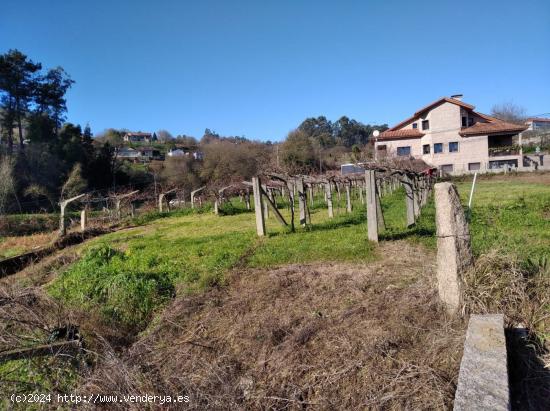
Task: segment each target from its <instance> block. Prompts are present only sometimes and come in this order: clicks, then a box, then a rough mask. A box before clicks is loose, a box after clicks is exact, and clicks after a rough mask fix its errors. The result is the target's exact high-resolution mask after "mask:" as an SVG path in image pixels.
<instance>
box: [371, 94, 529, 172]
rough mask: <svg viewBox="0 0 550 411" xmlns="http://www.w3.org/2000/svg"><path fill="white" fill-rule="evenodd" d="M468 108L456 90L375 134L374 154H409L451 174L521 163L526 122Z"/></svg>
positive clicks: (378, 155)
mask: <svg viewBox="0 0 550 411" xmlns="http://www.w3.org/2000/svg"><path fill="white" fill-rule="evenodd" d="M474 109H475V107H474V106H472V105H471V104H467V103H465V102H463V101H462V95H454V96H451V97H443V98H440V99H439V100H436V101H434V102H433V103H431V104H429V105H427V106H425V107H423V108H421V109H420V110H418V111H417V112H416V113H414V115H412V116H411V117H409V118H407V119H406V120H403V121H402V122H400V123H399V124H397V125H395V126H393V127H392V128H390V129H388V130H386V131H384V132H383V133H381V134H380V136H379V137H378V138H377V139H376V141H375V147H376V151H375V152H376V156H377V157H378V158H381V157H383V156H393V155H395V156H403V157H414V158H418V159H422V160H424V162H426V163H427V164H430V165H432V166H434V167H438V168H439V169H440V170H441V171H442V172H446V173H453V174H460V173H463V172H468V171H476V170H490V169H499V168H503V167H506V166H509V167H523V159H522V155H521V149H520V145H521V132H522V131H524V130H525V129H527V125H518V124H512V123H508V122H506V121H502V120H499V119H497V118H495V117H491V116H488V115H486V114H482V113H479V112H476V111H474Z"/></svg>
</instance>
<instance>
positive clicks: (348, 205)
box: [346, 183, 351, 213]
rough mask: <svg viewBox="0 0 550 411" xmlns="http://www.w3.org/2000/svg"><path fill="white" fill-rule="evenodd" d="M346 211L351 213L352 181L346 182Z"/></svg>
mask: <svg viewBox="0 0 550 411" xmlns="http://www.w3.org/2000/svg"><path fill="white" fill-rule="evenodd" d="M346 211H347V212H348V213H351V183H347V184H346Z"/></svg>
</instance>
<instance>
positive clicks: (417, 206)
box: [412, 177, 420, 221]
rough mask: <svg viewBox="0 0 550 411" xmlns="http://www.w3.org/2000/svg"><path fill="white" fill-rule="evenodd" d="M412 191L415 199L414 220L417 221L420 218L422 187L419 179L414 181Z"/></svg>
mask: <svg viewBox="0 0 550 411" xmlns="http://www.w3.org/2000/svg"><path fill="white" fill-rule="evenodd" d="M412 189H413V199H414V220H415V221H416V220H417V219H418V216H420V187H419V182H418V178H417V177H415V178H414V180H413V186H412Z"/></svg>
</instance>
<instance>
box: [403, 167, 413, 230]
mask: <svg viewBox="0 0 550 411" xmlns="http://www.w3.org/2000/svg"><path fill="white" fill-rule="evenodd" d="M403 186H404V187H405V201H406V203H407V227H411V226H413V225H414V223H415V222H416V218H415V213H414V194H413V186H412V181H411V179H410V178H409V177H407V176H405V177H404V181H403Z"/></svg>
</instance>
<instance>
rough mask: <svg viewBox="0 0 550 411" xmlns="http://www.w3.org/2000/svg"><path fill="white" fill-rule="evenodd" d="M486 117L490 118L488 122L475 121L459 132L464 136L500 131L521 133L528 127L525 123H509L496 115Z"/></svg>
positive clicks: (483, 134)
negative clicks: (495, 116)
mask: <svg viewBox="0 0 550 411" xmlns="http://www.w3.org/2000/svg"><path fill="white" fill-rule="evenodd" d="M485 117H486V118H487V119H489V120H488V122H487V123H481V122H478V123H475V124H474V125H473V126H470V127H466V128H463V129H462V130H460V132H459V133H458V134H460V135H461V136H462V137H468V136H485V135H488V134H499V133H520V132H522V131H525V130H526V129H527V126H525V125H521V124H513V123H508V122H506V121H502V120H499V119H496V118H494V117H489V116H485Z"/></svg>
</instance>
